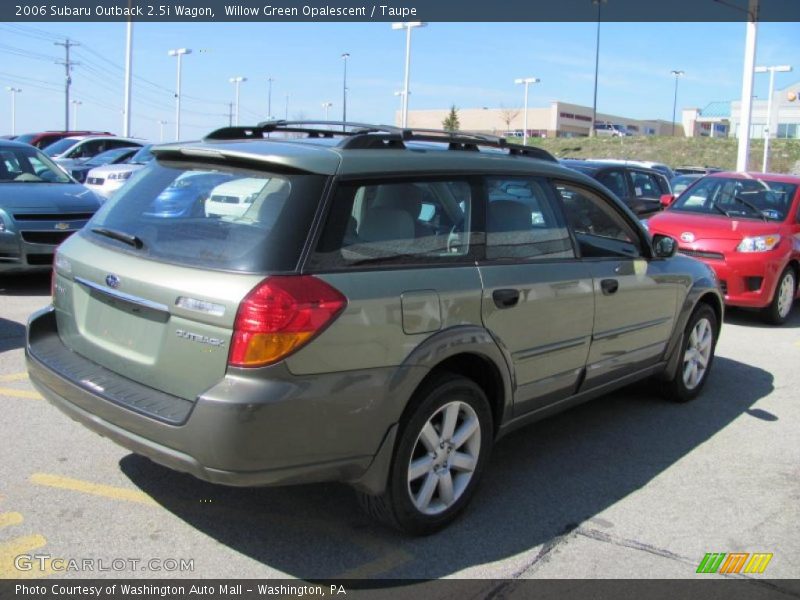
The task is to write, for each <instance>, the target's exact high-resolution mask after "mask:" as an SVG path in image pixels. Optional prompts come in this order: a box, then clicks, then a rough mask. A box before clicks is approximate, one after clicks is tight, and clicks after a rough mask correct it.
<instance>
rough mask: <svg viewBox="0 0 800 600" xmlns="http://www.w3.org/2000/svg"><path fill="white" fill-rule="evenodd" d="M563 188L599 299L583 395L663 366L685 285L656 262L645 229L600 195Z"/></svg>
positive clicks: (559, 185)
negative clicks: (641, 231) (651, 257)
mask: <svg viewBox="0 0 800 600" xmlns="http://www.w3.org/2000/svg"><path fill="white" fill-rule="evenodd" d="M555 189H556V191H557V193H558V195H559V197H560V199H561V201H562V202H563V207H564V212H565V215H566V219H567V223H568V224H569V227H570V228H571V230H572V231H573V233H574V235H575V238H576V240H577V243H578V250H579V253H580V255H581V259H582V261H583V264H584V266H585V268H586V269H587V270H588V271H589V272H590V275H591V278H592V287H593V290H594V298H595V311H594V326H593V328H592V341H591V346H590V348H589V355H588V358H587V364H586V379H585V382H584V385H583V389H590V388H593V387H597V386H600V385H603V384H605V383H608V382H610V381H613V380H616V379H618V378H621V377H624V376H626V375H629V374H632V373H634V372H637V371H639V370H641V369H645V368H647V367H649V366H652V365H654V364H656V363H657V362H659V361H660V360H661V359H662V357H663V354H664V350H665V348H666V344H667V341H668V339H669V337H670V334H671V333H672V330H673V327H674V325H675V315H676V310H677V298H678V281H679V280H680V278H678V277H676V276H675V274H674V273H670V272H668V271H667V263H666V262H665V261H651V260H649V258H648V256H649V251H647V250H646V249H645V248H644V247H643V246H644V244H645V243H646V239H642V238H641V237H640V235H639V233H638V230H637V229H636V228H635V227H634V226H633V224H632V223H630V222H629V221H628V218H627V217H626V216H625V215H624V214H623V213H622V212H621V211H620V210H619V209H618V208H617V207H616V206H615V204H614V202H613V201H612V200H611V199H610V198H607V197H604V196H603V195H601V194H600V193H599V192H597V191H593V190H589V189H586V188H583V187H580V186H577V185H573V184H571V183H566V182H557V183H556V184H555Z"/></svg>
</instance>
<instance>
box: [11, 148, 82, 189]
mask: <svg viewBox="0 0 800 600" xmlns="http://www.w3.org/2000/svg"><path fill="white" fill-rule="evenodd" d="M71 181H72V180H71V179H70V178H69V176H68V175H67V174H66V173H64V172H63V171H62V170H61V169H60V168H59V167H57V166H56V165H55V164H53V162H52V161H51V160H50V159H49V158H47V157H46V156H45V155H44V154H42V153H41V152H40V151H39V150H37V149H36V148H34V147H32V146H31V147H26V146H20V147H9V146H0V183H11V182H14V183H70V182H71Z"/></svg>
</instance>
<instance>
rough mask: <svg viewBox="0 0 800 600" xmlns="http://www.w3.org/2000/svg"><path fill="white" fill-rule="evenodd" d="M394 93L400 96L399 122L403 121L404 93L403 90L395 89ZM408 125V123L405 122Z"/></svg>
mask: <svg viewBox="0 0 800 600" xmlns="http://www.w3.org/2000/svg"><path fill="white" fill-rule="evenodd" d="M394 95H395V96H396V97H398V98H400V124H402V123H403V105H404V104H405V101H404V99H403V98H404V97H405V95H406V92H405V90H397V91H396V92H395V93H394ZM406 125H408V124H406Z"/></svg>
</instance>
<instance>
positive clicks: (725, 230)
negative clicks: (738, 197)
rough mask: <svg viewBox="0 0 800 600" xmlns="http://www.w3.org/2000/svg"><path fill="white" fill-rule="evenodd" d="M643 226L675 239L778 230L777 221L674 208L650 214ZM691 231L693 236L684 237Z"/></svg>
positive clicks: (727, 237) (719, 237)
mask: <svg viewBox="0 0 800 600" xmlns="http://www.w3.org/2000/svg"><path fill="white" fill-rule="evenodd" d="M647 226H648V227H649V229H650V232H651V233H661V234H663V235H668V236H670V237H673V238H675V239H677V240H679V241H684V242H691V241H695V240H741V239H742V238H743V237H745V236H753V235H768V234H771V233H776V232H778V231H779V230H780V229H781V227H782V224H781V223H780V222H778V221H769V222H764V221H760V220H756V219H733V218H728V217H724V216H722V215H720V216H716V215H697V214H692V213H687V212H680V211H677V210H666V211H664V212H661V213H658V214H657V215H655V216H653V217H651V218H650V219H649V220H648V222H647ZM684 234H691V235H692V236H693V239H685V238H684V237H682V236H683V235H684Z"/></svg>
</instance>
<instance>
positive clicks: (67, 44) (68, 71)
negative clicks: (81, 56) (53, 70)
mask: <svg viewBox="0 0 800 600" xmlns="http://www.w3.org/2000/svg"><path fill="white" fill-rule="evenodd" d="M53 43H54V44H55V45H56V46H64V51H65V53H66V57H65V59H64V61H63V62H62V61H56V64H57V65H64V74H65V78H64V131H69V87H70V86H71V85H72V67H73V66H74V65H78V64H80V63H76V62H74V61H70V59H69V49H70V48H72V47H73V46H80V44H79V43H78V42H72V41H70V39H69V38H67V39H66V40H64V41H63V42H53Z"/></svg>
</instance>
